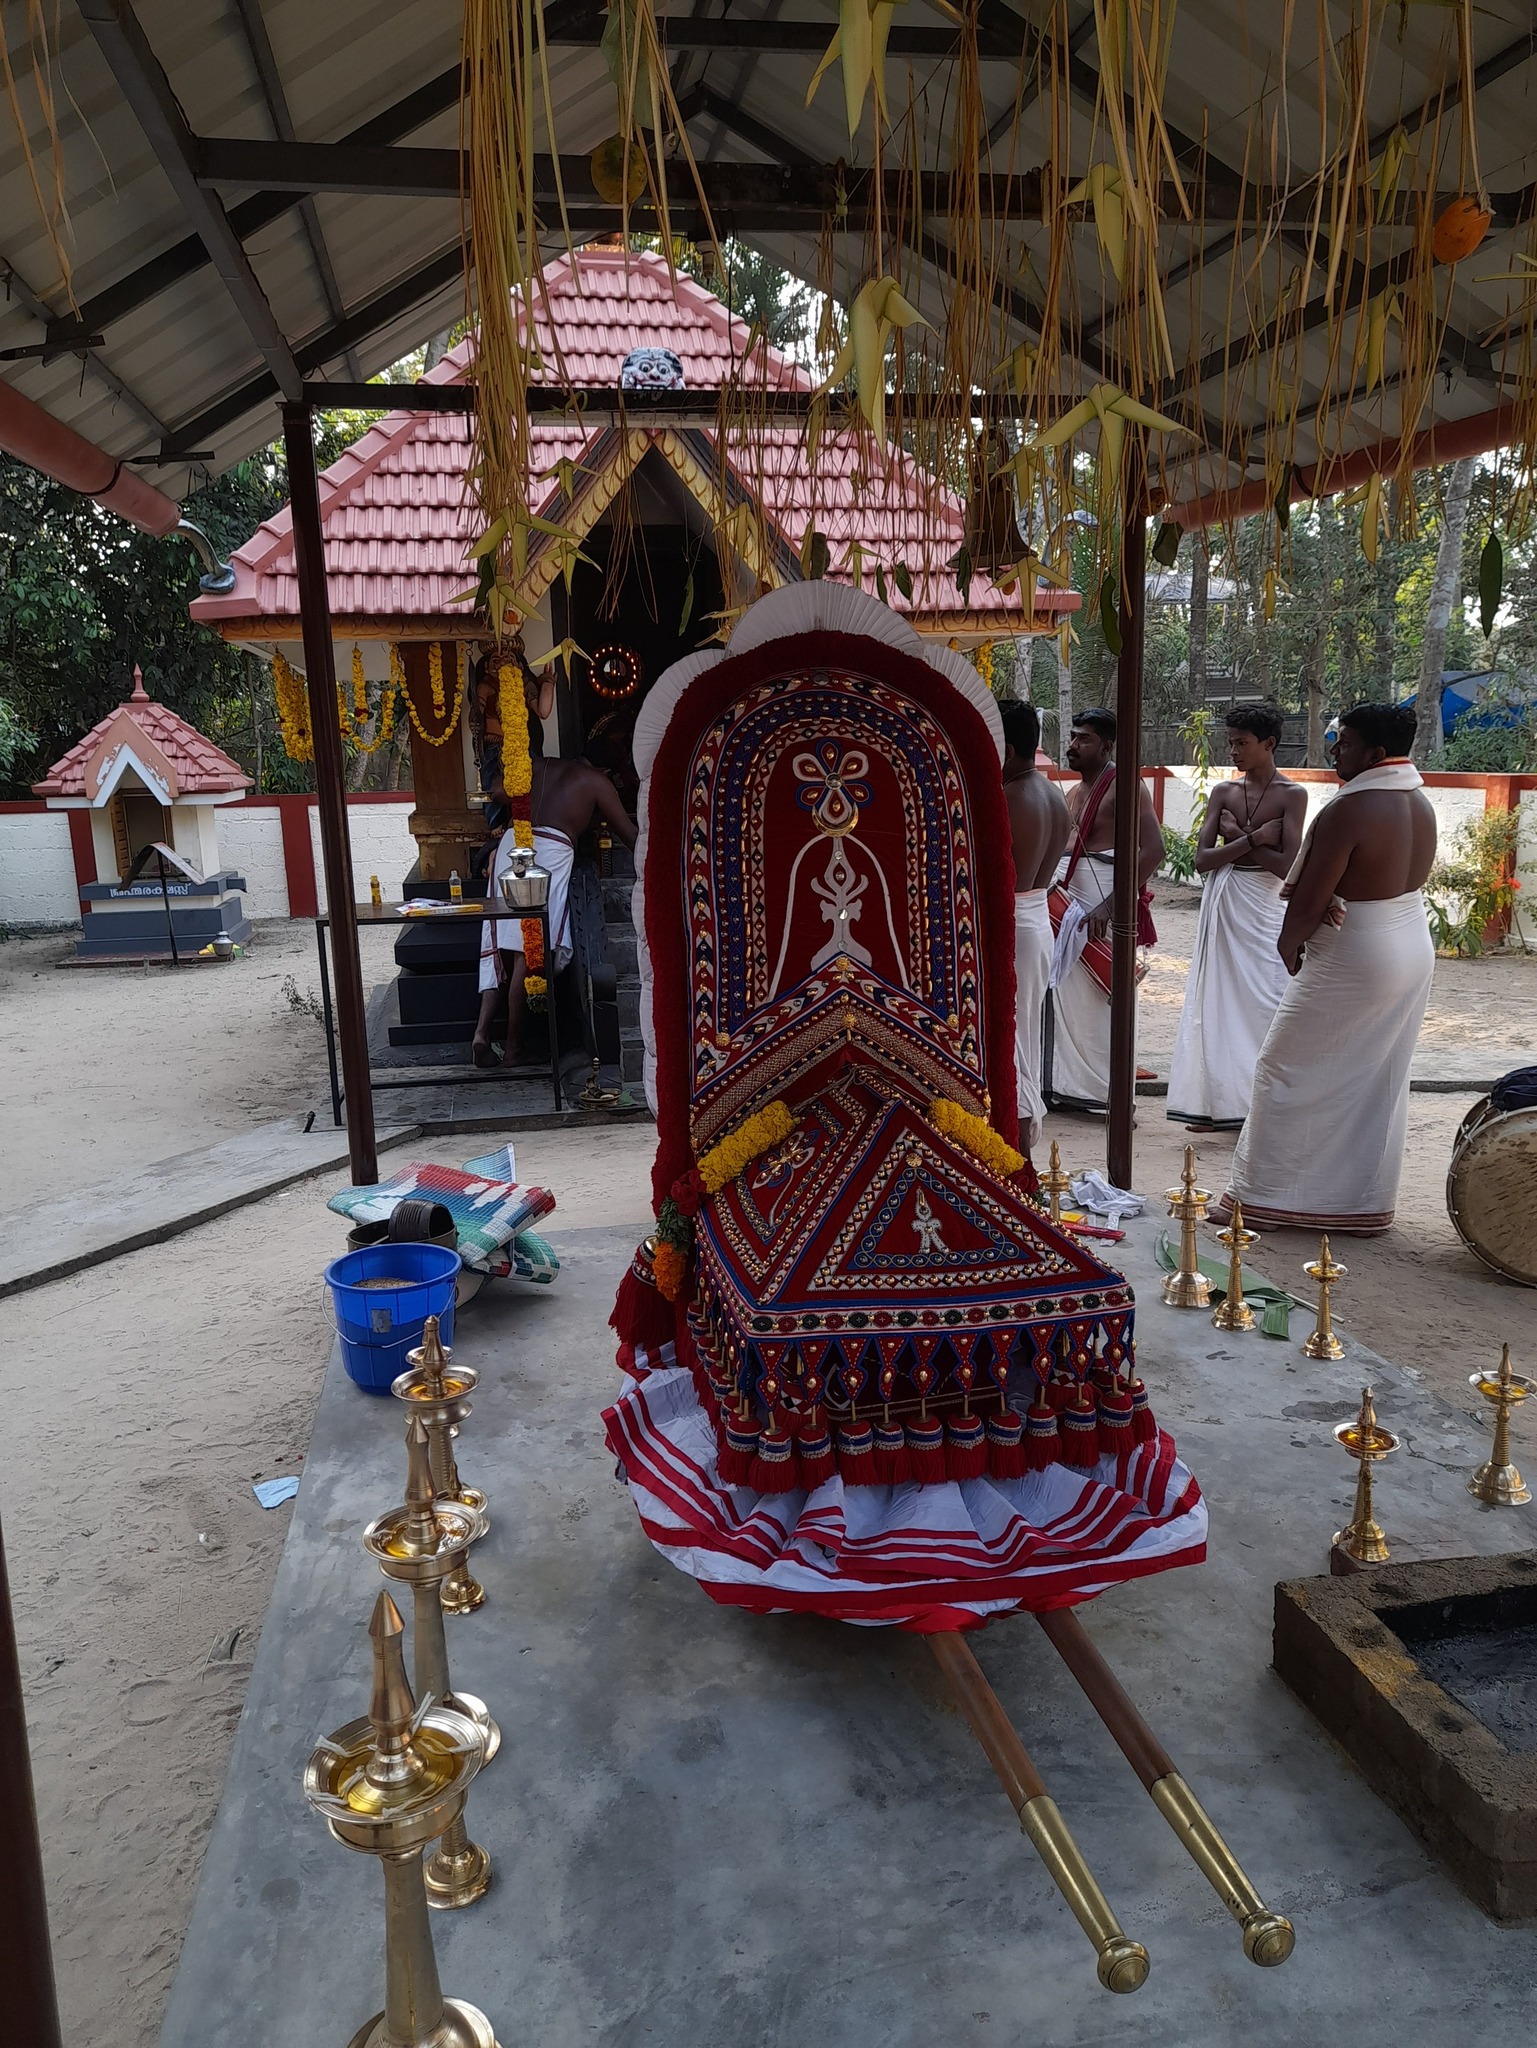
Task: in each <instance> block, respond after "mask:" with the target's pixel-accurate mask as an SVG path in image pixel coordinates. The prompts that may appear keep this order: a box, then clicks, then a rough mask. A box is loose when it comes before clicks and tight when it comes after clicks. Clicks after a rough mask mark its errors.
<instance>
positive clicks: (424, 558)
mask: <svg viewBox="0 0 1537 2048" xmlns="http://www.w3.org/2000/svg"><path fill="white" fill-rule="evenodd" d="M543 301H544V303H545V304H547V305H548V308H549V311H550V314H551V316H552V319H553V326H550V325H548V324H546V323H545V322H544V320H543V319H542V318H541V321H540V333H539V339H540V346H541V348H542V349H543V351H544V352H545V354H546V356H547V357H549V358H550V359H552V360H553V359H554V358H555V356H556V355H557V354H558V356H559V359H560V360H561V362H562V363H563V364H564V367H565V371H566V374H567V375H568V376H569V377H570V378H571V380H572V382H573V383H574V384H578V385H582V384H586V385H593V386H598V387H607V388H610V389H612V388H613V386H614V385H616V384H617V383H618V381H619V371H620V366H621V365H622V363H623V362H624V359H625V357H626V356H627V355H628V354H629V353H630V352H631V350H632V349H635V348H640V347H646V346H657V347H663V348H668V349H671V350H672V351H673V353H674V354H675V355H677V356H678V357H679V359H680V360H681V361H682V363H683V366H684V373H685V376H686V378H687V381H688V384H689V387H690V388H691V389H694V390H713V389H716V388H718V387H719V386H720V385H721V384H722V383H724V382H725V381H726V379H727V378H728V377H730V376H731V375H733V374H735V373H736V372H737V371H738V370H739V369H740V367H741V364H742V362H743V359H744V357H745V355H746V351H747V347H748V343H749V341H750V339H751V335H750V330H749V328H748V326H747V324H746V322H744V321H742V320H740V319H737V318H736V317H735V316H733V314H732V313H731V312H730V311H729V310H728V309H727V307H726V306H725V305H723V304H722V302H721V301H720V300H719V299H718V298H716V297H715V296H714V295H713V294H712V293H711V292H708V291H706V290H705V288H704V287H703V286H702V285H700V284H697V283H695V282H694V281H693V279H691V278H689V277H686V276H683V275H682V274H678V275H676V276H673V275H670V274H669V272H668V268H667V265H666V263H665V261H664V260H663V259H662V258H661V257H660V256H656V255H650V254H642V253H631V254H629V255H626V254H625V253H624V252H623V251H622V250H618V249H606V248H605V249H586V250H583V251H582V252H581V253H580V255H579V256H578V257H577V258H576V260H575V262H574V263H573V262H572V260H571V259H569V258H567V257H560V258H557V260H556V261H555V262H554V263H551V264H549V265H548V266H547V267H546V270H545V274H544V293H543ZM754 361H755V363H756V364H758V366H759V367H758V372H757V374H758V375H759V376H760V377H761V378H762V380H763V381H764V382H765V383H767V384H768V385H769V386H770V387H772V388H787V389H796V390H809V389H810V388H811V379H810V378H809V377H808V376H807V374H806V372H805V371H804V370H803V369H801V368H800V367H799V366H798V365H797V364H795V363H793V362H792V361H790V360H789V359H788V358H787V357H785V356H783V355H781V354H780V353H779V352H778V351H777V350H775V349H769V350H766V351H761V352H756V353H755V356H754ZM472 362H473V347H472V344H470V343H469V342H464V343H461V344H460V346H459V347H458V348H456V349H454V350H452V351H451V352H450V353H449V354H448V355H447V356H446V357H445V358H444V360H443V362H442V363H441V364H440V365H439V366H438V368H437V369H436V370H435V371H433V372H432V375H431V381H432V382H435V383H450V382H454V381H456V380H457V379H459V378H461V377H463V376H464V375H465V374H466V373H467V372H468V371H469V369H470V368H471V367H472ZM605 433H609V430H606V429H599V430H598V431H596V432H593V433H588V432H587V431H585V430H584V429H583V428H581V427H578V426H573V425H569V424H567V423H564V422H561V421H551V422H541V423H537V424H536V425H535V426H534V428H533V455H534V464H535V469H536V473H537V474H541V475H545V476H547V477H550V478H551V481H550V482H549V484H548V488H547V490H546V491H545V493H544V495H543V497H542V498H540V499H539V500H538V501H537V503H536V507H535V509H536V510H538V511H541V512H543V513H545V514H546V515H548V516H550V517H555V516H557V513H558V511H559V503H560V501H561V498H562V493H561V488H560V484H559V482H558V480H556V479H555V478H554V474H553V473H554V471H555V466H556V464H557V463H558V462H559V461H561V460H562V459H563V458H564V459H567V460H571V461H580V460H584V459H585V460H587V461H588V462H591V461H592V460H593V459H594V451H595V450H597V448H598V446H599V444H600V442H602V441H603V439H604V436H605ZM693 436H694V437H696V438H697V440H698V442H699V444H700V445H701V446H702V448H703V449H704V450H705V451H706V459H707V461H708V462H709V463H711V464H712V465H713V464H715V463H717V462H718V460H719V453H718V449H717V445H716V439H715V436H714V435H712V434H710V433H709V432H707V431H706V430H705V429H702V428H700V429H695V430H693ZM609 438H610V440H612V441H613V442H614V444H615V450H616V454H617V451H618V449H619V447H620V445H621V444H620V441H619V437H617V436H614V435H612V434H611V433H609ZM648 438H649V440H650V441H651V442H652V443H653V444H654V445H657V446H659V447H665V446H666V445H667V444H668V442H669V440H670V438H672V437H671V436H670V434H669V432H668V431H667V430H664V429H660V428H656V429H651V430H648ZM469 461H470V436H469V422H468V420H467V419H466V418H465V417H464V416H463V415H462V414H455V413H391V414H389V415H388V416H387V417H386V418H385V419H383V420H381V421H379V422H378V424H377V425H375V426H374V427H372V428H371V429H370V430H369V431H368V433H366V434H365V435H364V436H363V437H362V438H361V439H360V440H358V441H356V442H354V444H353V445H352V447H351V448H349V449H347V450H346V452H345V453H344V454H343V455H342V456H341V458H340V460H339V461H337V462H336V463H334V464H333V465H332V467H331V468H330V469H328V470H327V471H326V473H325V476H324V478H323V479H322V484H321V516H322V523H323V526H324V530H325V553H326V577H327V588H328V591H329V595H330V602H331V611H332V614H333V616H334V617H336V618H338V619H345V620H348V621H357V620H366V619H396V618H406V619H409V618H433V619H441V618H444V617H455V616H457V617H460V618H464V619H468V617H469V614H470V606H469V604H468V602H467V600H466V597H465V590H466V585H467V584H469V583H472V582H473V580H474V572H473V569H472V568H471V567H470V566H468V565H467V559H466V558H467V554H468V550H469V547H470V544H471V543H472V541H473V540H474V538H475V536H476V534H477V533H478V531H479V526H480V520H479V514H478V508H477V507H476V505H475V503H474V501H473V499H472V498H471V496H470V494H469V491H468V489H467V486H466V483H465V472H466V470H467V468H468V466H469ZM728 461H731V462H732V466H733V470H734V472H735V474H736V475H737V476H738V477H739V479H740V483H741V485H742V487H743V488H744V489H745V490H747V491H750V492H751V493H752V494H753V495H754V496H756V497H759V498H760V499H761V502H762V504H763V507H764V510H765V513H766V514H767V517H768V519H769V521H770V523H771V525H772V527H773V528H774V529H775V530H776V531H777V533H778V535H779V536H780V539H781V548H780V554H781V559H782V560H784V559H785V558H788V561H789V563H793V561H794V558H795V557H796V556H797V555H798V553H799V549H800V546H801V542H802V539H803V537H804V535H805V532H806V529H807V527H808V526H809V525H815V526H816V527H817V528H818V530H819V531H821V532H822V533H823V534H825V535H826V537H827V540H828V544H829V547H830V550H831V557H832V573H833V575H834V576H835V577H836V578H840V579H842V580H849V579H850V578H851V577H852V575H853V573H854V572H855V571H856V570H860V571H861V573H862V577H863V580H864V582H865V584H866V585H867V587H868V586H869V585H871V584H872V583H873V580H874V574H875V568H876V565H877V564H880V565H881V567H882V569H883V572H889V571H890V569H891V567H892V565H893V564H894V563H896V562H898V561H901V562H903V563H904V564H905V566H906V567H907V569H908V570H909V572H910V573H911V576H912V579H913V598H912V603H911V606H909V605H908V603H907V601H906V600H905V599H904V598H902V597H901V596H900V595H899V594H898V592H897V591H896V589H895V588H894V587H892V588H890V592H889V594H890V597H891V601H892V603H893V605H894V606H895V607H896V608H897V609H899V610H908V609H911V610H912V611H914V612H915V613H917V614H919V615H920V616H922V617H924V618H925V619H926V620H932V619H933V618H934V617H935V615H938V614H942V615H943V616H944V619H945V623H946V626H947V629H949V628H950V626H951V624H952V622H955V623H956V624H958V623H959V621H961V619H962V618H963V617H966V616H970V617H971V618H973V619H975V618H977V617H983V618H989V619H996V620H997V622H998V627H999V630H1003V629H1004V628H1005V627H1006V626H1008V625H1018V624H1020V623H1021V620H1020V606H1019V603H1018V599H1017V596H1015V595H1012V594H1010V595H1006V594H1005V593H1004V592H1002V591H1000V590H998V589H997V588H996V587H995V586H994V585H993V584H992V583H991V582H989V581H988V579H987V578H986V577H985V576H978V577H977V578H976V579H975V580H974V581H973V583H972V584H971V586H970V589H969V593H968V595H967V597H966V598H965V599H963V598H962V595H961V592H960V589H959V587H958V586H957V584H956V581H955V578H954V576H953V575H952V574H951V573H950V570H949V568H948V566H947V565H948V563H949V561H950V559H951V557H952V556H953V555H954V554H955V552H956V550H957V549H958V548H959V547H960V545H961V540H962V533H963V521H962V511H961V506H960V502H959V500H958V499H957V498H956V497H955V495H954V493H953V492H949V491H945V490H943V489H941V488H940V487H939V486H938V485H937V484H936V483H935V481H934V479H933V478H932V477H930V476H928V475H927V474H926V473H925V472H924V471H923V470H921V469H920V468H918V466H917V465H916V464H915V463H913V462H911V461H910V460H908V459H907V458H906V457H904V456H902V455H901V454H900V453H898V454H895V455H893V456H892V457H890V458H889V459H888V460H887V461H886V462H885V463H884V464H883V465H882V464H880V463H879V458H878V457H876V456H875V454H874V452H873V450H872V448H871V446H870V444H869V442H868V440H866V439H862V438H860V437H857V436H855V435H853V434H847V433H845V434H829V435H827V436H825V437H824V439H823V442H822V446H821V452H820V456H819V459H818V462H817V465H816V471H815V475H814V476H812V475H810V474H809V473H808V468H807V463H806V451H805V443H804V437H803V435H802V433H801V431H800V429H799V428H798V427H794V426H789V427H786V426H770V427H768V428H766V429H763V430H760V431H756V432H755V433H754V434H753V436H752V437H751V441H750V445H748V446H746V447H744V448H743V449H742V450H740V451H739V450H737V449H736V448H735V446H734V445H731V444H730V443H729V442H728ZM877 486H879V487H878V488H877ZM856 551H857V552H856ZM861 557H862V560H861ZM231 564H232V566H233V568H234V570H235V575H236V581H235V587H234V589H233V590H232V591H230V592H229V593H228V594H226V595H224V596H220V597H203V598H199V599H198V600H197V601H196V603H195V604H194V605H193V607H192V610H193V615H194V617H196V618H200V619H202V620H204V621H206V622H207V623H208V624H219V625H221V626H223V627H224V628H225V629H226V630H229V629H232V628H234V627H235V626H237V625H239V626H243V627H245V628H246V629H249V627H250V625H251V624H252V623H253V622H256V621H275V620H284V621H290V620H293V619H296V618H297V617H298V611H299V586H298V578H297V573H296V571H295V567H294V556H293V536H292V530H291V525H290V515H289V513H288V512H287V510H286V509H285V510H284V511H283V512H281V513H279V514H278V515H277V516H276V518H274V519H272V520H270V521H268V522H267V524H265V525H264V526H262V527H261V528H260V529H259V531H258V532H257V533H255V534H254V535H253V536H252V538H251V539H250V540H249V541H247V542H246V544H245V545H244V547H241V548H239V549H237V550H236V552H235V553H234V555H233V556H232V557H231ZM1037 602H1038V605H1039V608H1040V609H1041V610H1042V611H1047V612H1051V611H1054V610H1056V609H1057V608H1059V606H1061V605H1062V604H1063V603H1064V602H1066V603H1067V604H1071V603H1072V602H1073V600H1072V599H1065V598H1064V594H1063V593H1060V592H1056V591H1051V592H1047V591H1044V590H1043V591H1042V592H1041V593H1040V594H1039V597H1038V600H1037ZM349 630H354V628H352V627H351V626H349Z"/></svg>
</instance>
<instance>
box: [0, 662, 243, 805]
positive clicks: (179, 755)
mask: <svg viewBox="0 0 1537 2048" xmlns="http://www.w3.org/2000/svg"><path fill="white" fill-rule="evenodd" d="M126 726H137V727H138V729H139V731H140V732H141V733H143V735H144V737H145V739H146V740H147V741H148V742H149V744H150V747H152V748H158V749H159V750H160V752H161V753H162V754H163V755H164V756H165V758H166V760H167V761H169V762H170V764H171V767H172V769H173V770H174V771H175V775H176V793H177V795H178V796H183V797H187V796H221V795H224V794H225V793H227V792H228V791H231V790H237V789H249V788H250V787H251V778H250V776H249V775H247V774H246V772H245V770H244V769H243V768H242V767H241V766H240V763H239V762H238V761H232V760H231V759H230V757H229V755H228V754H226V753H224V752H223V751H222V750H221V749H220V748H218V747H216V746H215V745H214V743H213V741H212V740H207V739H204V737H203V735H202V734H201V733H200V732H199V731H198V730H197V728H196V727H195V726H191V725H188V723H187V721H186V719H185V718H178V717H177V715H176V713H175V712H174V711H172V710H171V708H170V706H169V705H166V704H157V703H156V702H155V701H154V699H153V698H152V697H150V696H149V695H148V694H147V693H146V691H145V688H144V678H143V676H142V675H141V674H140V673H139V671H138V669H135V670H134V672H133V695H132V696H131V697H129V698H128V699H127V701H126V702H125V703H123V704H119V705H117V706H115V707H114V708H113V709H112V710H111V711H109V712H108V713H107V715H106V717H105V718H103V719H100V720H99V721H98V722H97V723H96V724H95V725H93V726H92V727H91V730H90V731H89V732H88V733H87V734H86V736H85V738H84V739H83V740H77V741H76V742H75V744H74V746H72V747H71V748H70V750H69V752H68V753H67V754H65V755H64V756H63V758H62V759H61V760H58V761H55V762H54V764H53V766H52V767H51V768H50V769H49V770H48V773H47V774H46V775H45V776H44V777H43V779H42V781H41V782H34V783H33V785H32V794H33V795H34V796H84V795H86V793H87V791H86V776H87V774H88V772H89V770H90V766H91V763H92V761H93V760H94V759H95V757H96V755H97V754H98V752H99V751H100V750H101V747H102V745H103V742H104V741H106V740H108V739H109V738H110V739H111V740H113V741H121V740H122V739H124V738H125V737H128V738H129V740H130V744H131V737H132V736H131V735H126V734H125V732H124V728H125V727H126Z"/></svg>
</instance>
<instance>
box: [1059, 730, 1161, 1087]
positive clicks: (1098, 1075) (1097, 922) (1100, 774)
mask: <svg viewBox="0 0 1537 2048" xmlns="http://www.w3.org/2000/svg"><path fill="white" fill-rule="evenodd" d="M1067 765H1068V766H1069V768H1072V769H1074V770H1075V771H1076V772H1077V775H1078V777H1079V781H1078V786H1077V787H1076V788H1074V789H1070V790H1069V791H1068V796H1067V809H1068V815H1069V817H1070V819H1071V820H1072V825H1073V832H1072V838H1071V840H1070V842H1069V845H1068V851H1067V859H1066V861H1065V863H1064V865H1063V868H1062V871H1061V872H1060V874H1059V875H1058V876H1057V882H1058V885H1059V886H1060V887H1061V888H1062V889H1063V890H1064V891H1065V892H1066V893H1067V895H1068V896H1069V897H1071V898H1072V901H1073V903H1075V904H1076V905H1077V906H1078V909H1079V910H1080V912H1081V913H1082V920H1081V922H1080V923H1079V924H1078V928H1077V932H1076V933H1071V934H1070V938H1071V939H1072V940H1073V942H1074V943H1076V944H1077V946H1078V950H1077V952H1076V954H1075V955H1074V957H1072V959H1071V960H1069V959H1068V958H1067V957H1066V956H1065V953H1064V957H1062V958H1059V959H1058V960H1057V961H1056V962H1055V963H1054V972H1055V974H1056V976H1057V979H1056V981H1055V982H1054V984H1053V987H1052V989H1051V993H1050V996H1049V997H1048V1000H1047V1004H1046V1020H1047V1021H1046V1033H1045V1051H1044V1057H1043V1062H1042V1064H1043V1071H1044V1083H1045V1095H1046V1100H1047V1102H1048V1103H1050V1104H1052V1105H1053V1106H1057V1105H1060V1106H1061V1107H1062V1108H1064V1109H1090V1110H1103V1109H1104V1108H1105V1107H1106V1106H1107V1102H1108V1097H1109V1093H1110V990H1109V980H1110V975H1109V966H1108V962H1107V961H1106V960H1105V959H1104V957H1103V948H1102V947H1098V946H1096V947H1094V948H1093V949H1092V950H1090V951H1086V950H1085V949H1084V947H1083V945H1082V943H1081V941H1082V940H1103V939H1105V938H1106V936H1107V935H1108V933H1109V930H1110V924H1111V918H1112V914H1113V911H1114V905H1115V854H1114V846H1115V713H1114V712H1113V711H1100V710H1095V711H1080V712H1079V713H1078V715H1077V717H1076V718H1074V720H1073V729H1072V735H1071V737H1070V738H1069V740H1068V743H1067ZM1138 797H1139V815H1138V828H1137V888H1138V891H1139V893H1141V892H1143V891H1145V890H1146V888H1147V885H1148V883H1149V882H1150V881H1151V879H1152V877H1153V874H1154V871H1155V870H1156V869H1157V866H1158V863H1159V862H1160V861H1161V860H1162V859H1163V830H1162V827H1161V826H1160V825H1159V823H1158V814H1157V813H1156V811H1154V809H1153V799H1152V796H1151V795H1150V793H1149V791H1148V788H1147V785H1146V784H1145V783H1142V784H1141V786H1140V788H1139V791H1138ZM1053 921H1054V922H1055V923H1057V924H1058V925H1059V928H1060V926H1061V924H1063V923H1065V922H1066V918H1065V917H1064V918H1063V919H1060V920H1058V919H1054V920H1053ZM1080 935H1081V937H1080ZM1066 950H1067V951H1071V946H1069V947H1068V948H1067V949H1066Z"/></svg>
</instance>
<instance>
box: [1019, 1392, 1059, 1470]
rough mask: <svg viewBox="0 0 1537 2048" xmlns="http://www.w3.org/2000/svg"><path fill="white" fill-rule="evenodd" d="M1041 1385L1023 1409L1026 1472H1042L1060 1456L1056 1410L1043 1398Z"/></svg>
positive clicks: (1055, 1462) (1056, 1461) (1043, 1393)
mask: <svg viewBox="0 0 1537 2048" xmlns="http://www.w3.org/2000/svg"><path fill="white" fill-rule="evenodd" d="M1045 1394H1046V1390H1045V1388H1044V1387H1043V1388H1042V1389H1041V1391H1040V1393H1039V1394H1037V1395H1036V1397H1035V1399H1034V1401H1032V1402H1031V1404H1030V1406H1029V1408H1028V1409H1027V1410H1026V1411H1025V1443H1024V1459H1025V1470H1026V1471H1027V1472H1044V1471H1045V1470H1046V1468H1047V1466H1048V1465H1055V1464H1057V1463H1058V1461H1059V1460H1060V1459H1061V1456H1062V1432H1061V1430H1060V1429H1059V1428H1058V1427H1057V1412H1056V1410H1055V1409H1054V1408H1053V1407H1052V1405H1051V1403H1050V1402H1049V1401H1048V1400H1047V1399H1046V1398H1045Z"/></svg>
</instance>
